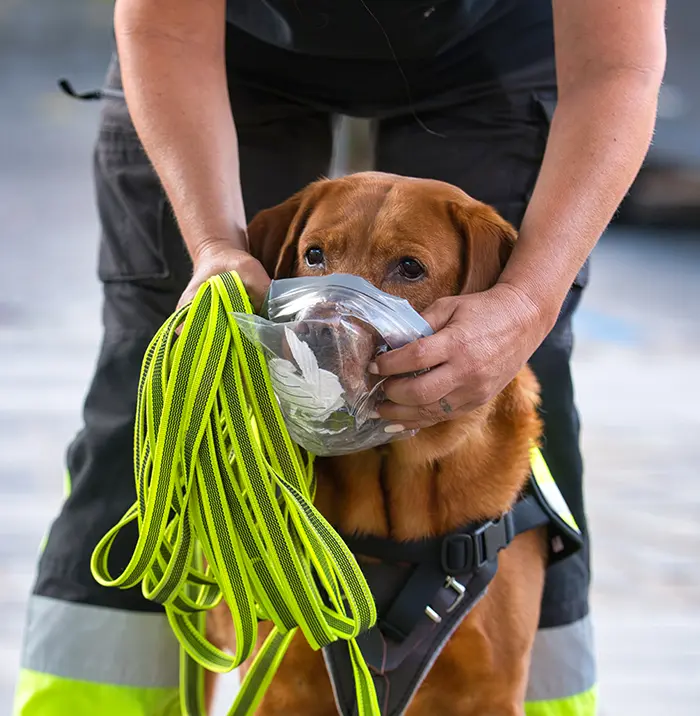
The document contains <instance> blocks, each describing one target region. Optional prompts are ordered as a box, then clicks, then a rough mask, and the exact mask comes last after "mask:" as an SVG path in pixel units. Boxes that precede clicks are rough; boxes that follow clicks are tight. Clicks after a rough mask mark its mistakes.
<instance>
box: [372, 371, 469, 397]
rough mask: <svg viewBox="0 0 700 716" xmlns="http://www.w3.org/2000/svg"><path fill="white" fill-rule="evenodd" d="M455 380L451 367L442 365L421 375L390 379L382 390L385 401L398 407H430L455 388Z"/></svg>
mask: <svg viewBox="0 0 700 716" xmlns="http://www.w3.org/2000/svg"><path fill="white" fill-rule="evenodd" d="M457 378H458V377H457V375H456V374H455V371H454V369H453V367H452V365H451V364H450V363H443V364H442V365H439V366H437V368H433V369H432V370H430V371H428V372H427V373H422V374H421V375H417V376H412V377H407V378H391V379H390V380H387V381H386V382H385V383H384V384H383V385H382V390H383V392H384V396H385V398H386V399H387V401H391V402H392V403H397V404H398V405H404V406H411V407H413V406H419V405H431V404H432V403H436V402H437V401H438V400H440V398H443V397H444V396H446V395H448V394H449V393H451V392H452V391H453V390H455V389H456V388H457V386H458V383H459V381H458V379H457ZM457 407H459V406H457Z"/></svg>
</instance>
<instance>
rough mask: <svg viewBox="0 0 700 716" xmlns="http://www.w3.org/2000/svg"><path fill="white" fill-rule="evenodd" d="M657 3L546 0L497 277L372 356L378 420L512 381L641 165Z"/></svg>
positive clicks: (446, 411) (480, 395)
mask: <svg viewBox="0 0 700 716" xmlns="http://www.w3.org/2000/svg"><path fill="white" fill-rule="evenodd" d="M665 5H666V3H665V0H642V1H641V2H640V0H615V1H614V2H613V0H585V1H584V0H581V1H579V2H572V0H553V6H554V25H555V44H556V63H557V80H558V87H559V102H558V106H557V109H556V111H555V114H554V118H553V121H552V126H551V129H550V134H549V140H548V143H547V149H546V152H545V156H544V160H543V164H542V167H541V171H540V174H539V177H538V180H537V183H536V186H535V190H534V193H533V196H532V200H531V201H530V204H529V206H528V209H527V211H526V214H525V217H524V219H523V223H522V226H521V231H520V236H519V238H518V241H517V242H516V246H515V248H514V250H513V253H512V255H511V258H510V259H509V261H508V264H507V265H506V267H505V269H504V271H503V274H502V275H501V278H500V280H499V282H498V283H497V284H496V285H495V286H494V288H492V289H490V290H489V291H485V292H483V293H480V294H473V295H469V296H457V297H453V298H448V299H442V300H440V301H437V302H436V303H435V304H433V306H431V307H430V308H429V309H428V310H427V311H426V312H425V313H424V316H425V318H426V319H427V320H428V322H429V323H430V324H431V325H432V327H433V329H435V330H436V333H435V335H434V336H431V337H429V338H425V339H422V340H420V341H416V342H415V343H413V344H410V345H408V346H406V347H404V348H401V349H400V350H397V351H390V352H388V353H385V354H384V355H383V356H381V357H380V358H378V359H377V364H376V370H377V372H379V373H381V374H382V375H400V374H402V373H412V372H415V371H418V370H421V369H424V368H432V370H431V371H429V372H428V373H425V374H424V375H421V376H419V377H417V378H396V379H394V380H392V381H389V382H388V383H386V384H385V394H386V396H387V398H388V400H389V401H392V402H387V403H385V404H384V405H383V406H382V407H381V408H380V413H381V415H382V416H383V417H385V418H387V419H391V420H395V421H397V422H399V423H401V424H402V425H404V426H405V427H406V428H416V427H421V426H427V425H431V424H434V423H436V422H439V421H441V420H446V419H450V418H453V417H455V416H457V415H459V414H462V413H464V412H467V411H469V410H472V409H474V408H476V407H478V406H479V405H482V404H483V403H485V402H487V401H488V400H489V399H490V398H492V397H493V396H494V395H495V394H496V393H498V392H499V391H500V390H502V389H503V388H504V387H505V385H506V384H507V383H508V382H509V381H510V380H512V378H513V377H514V376H515V374H516V373H517V371H518V370H519V369H520V368H521V367H522V366H523V365H524V364H525V363H526V362H527V361H528V360H529V359H530V357H531V356H532V354H533V353H534V352H535V350H536V349H537V348H538V346H539V345H540V343H541V342H542V340H543V339H544V338H545V336H546V335H547V333H548V332H549V331H550V330H551V328H552V326H553V325H554V323H555V321H556V318H557V315H558V313H559V310H560V308H561V306H562V303H563V301H564V299H565V297H566V294H567V292H568V290H569V288H570V287H571V284H572V282H573V280H574V278H575V276H576V274H577V272H578V271H579V269H580V268H581V266H582V265H583V263H584V261H585V259H586V257H587V256H588V255H589V253H590V252H591V250H592V249H593V247H594V246H595V244H596V242H597V241H598V239H599V238H600V235H601V234H602V232H603V231H604V229H605V227H606V226H607V224H608V223H609V221H610V219H611V218H612V216H613V214H614V212H615V210H616V209H617V207H618V205H619V203H620V202H621V200H622V199H623V197H624V195H625V193H626V192H627V191H628V189H629V187H630V185H631V183H632V181H633V180H634V177H635V176H636V174H637V172H638V171H639V169H640V166H641V164H642V161H643V159H644V156H645V154H646V152H647V150H648V148H649V144H650V141H651V137H652V133H653V128H654V123H655V118H656V109H657V100H658V94H659V89H660V86H661V80H662V76H663V72H664V67H665V62H666V40H665V27H664V15H665Z"/></svg>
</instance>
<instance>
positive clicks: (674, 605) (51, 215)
mask: <svg viewBox="0 0 700 716" xmlns="http://www.w3.org/2000/svg"><path fill="white" fill-rule="evenodd" d="M668 28H669V30H668V32H669V34H668V37H669V63H668V71H667V77H666V83H665V86H664V89H663V93H662V97H661V107H660V116H659V122H658V130H657V135H656V139H655V143H654V146H653V148H652V151H651V152H650V154H649V159H648V162H647V165H646V166H645V168H644V170H643V172H642V173H641V174H640V177H639V180H638V181H637V183H636V184H635V186H634V188H633V190H632V191H631V192H630V197H629V199H628V200H627V201H626V202H625V204H624V205H623V208H622V210H621V212H620V216H619V219H618V221H616V223H615V225H614V226H613V227H612V228H611V229H610V230H609V232H608V233H607V234H606V235H605V236H604V237H603V239H602V241H601V243H600V245H599V247H598V248H597V249H596V251H595V253H594V260H593V269H592V280H591V284H590V287H589V289H588V291H587V295H586V297H585V299H584V303H583V306H582V308H581V310H580V311H579V316H578V319H577V322H578V325H577V328H578V333H577V345H576V355H575V372H576V376H575V377H576V389H577V394H578V401H579V405H580V408H581V412H582V417H583V440H584V455H585V459H586V466H587V474H586V479H587V483H586V484H587V500H588V508H589V513H590V521H591V528H592V533H593V562H594V586H593V613H594V618H595V622H594V623H595V625H596V630H597V641H598V652H599V661H600V689H601V699H602V709H601V714H602V716H623V715H627V714H635V716H647V715H649V716H650V715H652V714H654V716H656V715H657V714H659V713H661V712H662V710H663V711H664V712H665V713H668V714H673V716H690V715H691V714H693V715H695V714H697V713H698V704H699V703H700V409H699V406H700V379H699V378H698V372H699V371H700V318H699V317H698V313H699V312H700V72H698V69H699V68H700V44H699V43H698V41H697V31H698V29H700V5H698V4H697V3H693V2H689V1H688V0H670V2H669V12H668ZM111 47H112V35H111V3H110V2H108V1H106V0H60V2H58V1H57V0H33V1H32V0H1V2H0V715H4V714H9V713H10V709H11V701H12V691H13V683H14V678H15V674H16V671H17V668H18V652H19V646H20V642H21V636H22V625H23V618H24V608H25V602H26V596H27V594H28V591H29V590H30V587H31V583H32V578H33V569H34V563H35V559H36V555H37V550H38V547H39V544H40V541H41V538H42V536H43V534H44V533H45V530H46V528H47V526H48V524H49V522H50V520H51V518H52V516H53V515H54V514H55V512H56V510H57V508H58V506H59V504H60V500H61V492H62V481H63V472H64V468H63V452H64V448H65V446H66V443H67V441H68V440H69V439H70V438H71V437H72V435H73V433H74V432H75V431H76V430H77V429H78V427H79V426H80V410H81V402H82V397H83V395H84V392H85V390H86V387H87V381H88V380H89V378H90V376H91V371H92V367H93V362H94V360H95V357H96V350H97V344H98V341H99V337H100V291H99V286H98V283H97V280H96V278H95V262H96V239H97V220H96V215H95V208H94V205H93V194H92V186H91V180H90V167H91V149H92V143H93V140H94V136H95V132H96V126H97V115H98V112H99V105H98V104H97V103H79V102H75V101H73V100H70V99H68V98H66V97H64V96H62V95H61V94H60V93H59V92H58V90H57V89H56V79H57V78H59V77H64V76H65V77H69V78H70V79H71V80H72V81H73V83H74V85H75V86H76V87H77V88H79V89H90V88H93V87H97V86H99V85H100V83H101V80H102V76H103V73H104V70H105V67H106V63H107V60H108V58H109V54H110V51H111ZM367 137H368V132H367V126H366V125H365V124H363V123H348V122H346V121H341V122H340V124H339V142H338V148H337V156H336V166H335V168H336V171H337V172H339V171H343V170H345V169H348V168H350V169H360V168H362V166H363V152H364V150H365V149H366V146H367ZM97 636H98V635H96V637H97ZM232 688H233V682H232V680H230V679H229V680H228V682H227V684H226V689H225V691H224V693H223V694H222V697H221V700H220V705H219V710H220V712H221V713H225V711H224V710H223V708H224V702H226V701H227V700H228V699H229V698H230V695H231V690H232Z"/></svg>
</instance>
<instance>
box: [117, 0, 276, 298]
mask: <svg viewBox="0 0 700 716" xmlns="http://www.w3.org/2000/svg"><path fill="white" fill-rule="evenodd" d="M225 11H226V2H225V0H196V1H194V0H117V2H116V4H115V13H114V30H115V37H116V40H117V49H118V53H119V61H120V65H121V71H122V83H123V86H124V94H125V96H126V101H127V106H128V108H129V112H130V115H131V118H132V121H133V123H134V127H135V128H136V131H137V133H138V135H139V138H140V139H141V142H142V144H143V146H144V149H145V151H146V153H147V154H148V157H149V159H150V160H151V162H152V163H153V166H154V168H155V170H156V172H157V173H158V176H159V177H160V180H161V182H162V184H163V187H164V189H165V191H166V193H167V195H168V199H169V200H170V203H171V204H172V207H173V211H174V213H175V217H176V218H177V221H178V225H179V227H180V230H181V232H182V235H183V238H184V241H185V243H186V245H187V248H188V250H189V252H190V255H191V256H192V260H193V263H194V268H195V275H194V277H193V282H192V284H191V286H190V287H189V288H188V290H187V291H186V292H185V296H184V299H185V300H186V299H187V298H191V296H192V294H193V292H194V290H195V289H196V288H197V286H198V285H199V283H201V282H202V281H203V280H205V279H206V278H208V277H209V276H210V275H212V274H214V273H218V272H220V271H224V270H232V269H236V270H239V272H240V273H241V274H242V278H243V279H244V281H245V282H246V285H247V287H248V289H249V291H250V292H251V293H252V294H254V297H255V298H256V299H259V298H260V297H261V295H262V293H263V292H264V290H265V288H266V285H267V282H268V279H267V275H266V274H265V272H264V270H263V269H262V266H260V264H258V263H257V262H256V261H255V260H254V259H253V258H252V257H250V256H249V254H248V252H247V250H248V247H247V239H246V216H245V210H244V207H243V196H242V192H241V182H240V173H239V166H238V145H237V139H236V130H235V126H234V122H233V117H232V116H231V108H230V106H229V99H228V87H227V82H226V62H225V27H226V23H225Z"/></svg>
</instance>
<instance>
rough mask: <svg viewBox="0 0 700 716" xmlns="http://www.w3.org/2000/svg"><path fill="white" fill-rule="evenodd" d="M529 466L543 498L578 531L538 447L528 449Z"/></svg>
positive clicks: (565, 521)
mask: <svg viewBox="0 0 700 716" xmlns="http://www.w3.org/2000/svg"><path fill="white" fill-rule="evenodd" d="M530 466H531V468H532V476H533V477H534V478H535V482H536V483H537V486H538V487H539V488H540V492H541V493H542V496H543V497H544V499H545V500H547V502H548V503H549V506H550V507H551V508H552V510H554V512H555V513H556V514H557V515H559V517H560V518H561V519H562V520H563V522H564V523H565V524H567V525H568V526H569V527H571V529H573V530H576V532H580V531H581V530H580V529H579V527H578V525H577V524H576V520H575V519H574V516H573V515H572V514H571V510H570V509H569V506H568V505H567V504H566V501H565V500H564V497H563V495H562V494H561V492H560V491H559V488H558V487H557V483H556V482H555V481H554V477H552V473H551V472H550V470H549V467H548V466H547V463H546V461H545V459H544V457H543V456H542V453H541V452H540V450H539V448H537V447H532V448H531V449H530Z"/></svg>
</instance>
